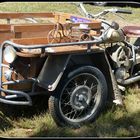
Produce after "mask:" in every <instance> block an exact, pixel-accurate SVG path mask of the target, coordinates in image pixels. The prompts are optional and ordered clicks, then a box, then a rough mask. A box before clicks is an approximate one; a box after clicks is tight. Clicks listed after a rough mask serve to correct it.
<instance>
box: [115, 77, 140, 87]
mask: <svg viewBox="0 0 140 140" xmlns="http://www.w3.org/2000/svg"><path fill="white" fill-rule="evenodd" d="M139 80H140V76H136V77H132V78H129V79H127V80H121V81H120V80H118V81H117V82H118V84H120V85H122V86H124V85H129V84H132V83H135V82H138V81H139Z"/></svg>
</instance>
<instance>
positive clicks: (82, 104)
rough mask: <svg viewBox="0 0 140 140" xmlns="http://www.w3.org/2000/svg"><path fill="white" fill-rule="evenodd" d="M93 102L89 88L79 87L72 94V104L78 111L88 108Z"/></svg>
mask: <svg viewBox="0 0 140 140" xmlns="http://www.w3.org/2000/svg"><path fill="white" fill-rule="evenodd" d="M90 101H91V89H90V88H89V87H88V86H85V85H84V86H78V87H76V88H75V89H74V91H73V92H72V95H71V98H70V104H71V106H72V108H74V109H76V110H82V109H85V108H87V106H88V105H89V103H90Z"/></svg>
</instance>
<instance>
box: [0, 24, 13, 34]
mask: <svg viewBox="0 0 140 140" xmlns="http://www.w3.org/2000/svg"><path fill="white" fill-rule="evenodd" d="M10 30H11V25H8V24H0V32H7V31H10Z"/></svg>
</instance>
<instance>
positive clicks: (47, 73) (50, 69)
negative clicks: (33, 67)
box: [37, 54, 71, 91]
mask: <svg viewBox="0 0 140 140" xmlns="http://www.w3.org/2000/svg"><path fill="white" fill-rule="evenodd" d="M70 57H71V55H69V54H67V55H49V56H48V57H47V59H46V62H45V63H44V66H43V68H42V70H41V72H40V74H39V76H38V78H37V80H38V84H39V86H41V87H43V88H45V89H47V90H48V91H54V90H55V88H56V87H57V85H58V83H59V81H60V79H61V77H62V75H63V72H64V70H65V69H66V67H67V64H68V62H69V59H70Z"/></svg>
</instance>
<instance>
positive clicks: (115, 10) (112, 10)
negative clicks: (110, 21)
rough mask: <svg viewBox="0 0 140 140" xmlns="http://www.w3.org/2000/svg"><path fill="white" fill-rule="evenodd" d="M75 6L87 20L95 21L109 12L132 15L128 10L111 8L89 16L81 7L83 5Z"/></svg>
mask: <svg viewBox="0 0 140 140" xmlns="http://www.w3.org/2000/svg"><path fill="white" fill-rule="evenodd" d="M76 5H77V6H78V7H79V8H80V9H81V11H82V12H83V13H84V14H85V16H86V17H88V18H95V19H97V18H100V17H101V16H104V15H106V14H107V13H110V12H112V13H122V14H132V11H130V10H124V9H117V8H112V9H106V10H104V11H102V12H100V13H98V14H95V15H93V14H90V13H88V12H87V11H86V9H85V7H84V6H83V3H78V4H76Z"/></svg>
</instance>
